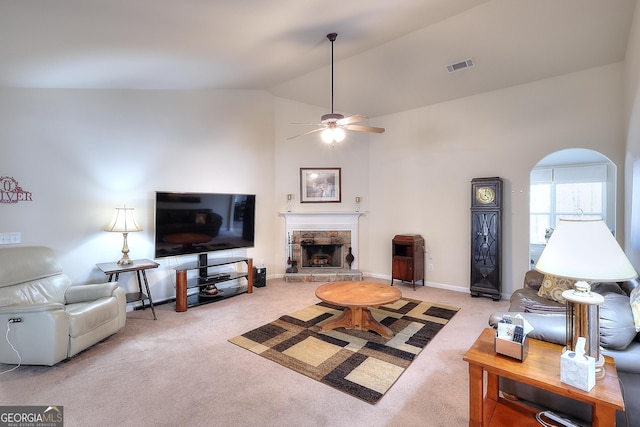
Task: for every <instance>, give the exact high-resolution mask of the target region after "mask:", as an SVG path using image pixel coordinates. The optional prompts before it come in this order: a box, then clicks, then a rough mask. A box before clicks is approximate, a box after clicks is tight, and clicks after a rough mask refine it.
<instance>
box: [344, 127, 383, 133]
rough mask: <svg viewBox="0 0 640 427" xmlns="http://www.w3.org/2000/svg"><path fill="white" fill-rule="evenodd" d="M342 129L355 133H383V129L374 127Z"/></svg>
mask: <svg viewBox="0 0 640 427" xmlns="http://www.w3.org/2000/svg"><path fill="white" fill-rule="evenodd" d="M343 127H344V128H345V129H347V130H355V131H357V132H372V133H384V128H377V127H375V126H363V125H346V126H343Z"/></svg>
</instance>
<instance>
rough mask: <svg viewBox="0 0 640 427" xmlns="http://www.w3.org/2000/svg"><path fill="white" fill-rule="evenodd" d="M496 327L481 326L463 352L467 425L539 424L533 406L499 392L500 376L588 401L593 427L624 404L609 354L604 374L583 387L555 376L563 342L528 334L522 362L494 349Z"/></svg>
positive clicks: (612, 418) (611, 419) (610, 420)
mask: <svg viewBox="0 0 640 427" xmlns="http://www.w3.org/2000/svg"><path fill="white" fill-rule="evenodd" d="M495 333H496V332H495V330H494V329H490V328H488V329H485V330H484V331H482V334H481V335H480V336H479V337H478V339H477V340H476V342H475V343H473V345H472V346H471V348H469V350H468V351H467V352H466V353H465V355H464V360H465V361H466V362H468V363H469V426H512V425H516V424H517V425H518V426H538V427H539V426H540V424H538V422H537V421H536V419H535V414H536V413H537V412H538V411H539V410H538V409H535V408H533V407H530V406H528V405H526V404H524V403H522V402H518V401H509V400H506V399H504V398H501V397H499V395H498V391H499V390H498V378H499V377H504V378H510V379H512V380H514V381H518V382H521V383H524V384H528V385H531V386H534V387H537V388H539V389H542V390H547V391H550V392H552V393H556V394H558V395H561V396H565V397H569V398H571V399H574V400H578V401H581V402H585V403H588V404H590V405H591V407H592V425H593V427H604V426H607V427H609V426H614V425H615V424H616V410H621V411H622V410H624V401H623V399H622V393H621V391H620V385H619V384H618V374H617V371H616V366H615V364H614V362H613V359H612V358H611V357H608V356H607V357H605V366H604V369H605V375H604V378H602V379H598V380H597V383H596V386H595V387H594V388H593V389H591V391H590V392H586V391H582V390H580V389H578V388H575V387H572V386H570V385H568V384H565V383H563V382H561V381H560V355H561V354H562V346H559V345H556V344H551V343H548V342H544V341H538V340H534V339H529V352H528V353H527V356H526V358H525V360H524V361H523V362H518V361H516V360H514V359H510V358H509V357H507V356H503V355H501V354H497V353H496V352H495V351H493V337H494V336H495ZM485 372H486V373H487V381H486V384H487V388H486V396H485V390H484V384H483V379H484V378H483V377H484V373H485ZM483 396H484V397H483Z"/></svg>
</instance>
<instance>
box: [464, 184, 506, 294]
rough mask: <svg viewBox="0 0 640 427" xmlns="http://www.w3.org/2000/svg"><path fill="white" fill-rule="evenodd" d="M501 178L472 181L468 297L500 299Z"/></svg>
mask: <svg viewBox="0 0 640 427" xmlns="http://www.w3.org/2000/svg"><path fill="white" fill-rule="evenodd" d="M501 257H502V179H501V178H498V177H494V178H474V179H472V180H471V296H473V297H478V296H486V297H491V298H492V299H493V300H494V301H498V300H499V299H500V291H501V289H502V284H501V276H502V275H501Z"/></svg>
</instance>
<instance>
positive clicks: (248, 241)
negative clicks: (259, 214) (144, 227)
mask: <svg viewBox="0 0 640 427" xmlns="http://www.w3.org/2000/svg"><path fill="white" fill-rule="evenodd" d="M255 209H256V196H255V195H254V194H221V193H176V192H166V191H158V192H156V201H155V220H154V221H155V257H156V258H163V257H172V256H180V255H189V254H200V253H206V252H213V251H221V250H227V249H238V248H251V247H253V246H254V243H255Z"/></svg>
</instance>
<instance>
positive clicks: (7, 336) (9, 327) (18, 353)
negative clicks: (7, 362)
mask: <svg viewBox="0 0 640 427" xmlns="http://www.w3.org/2000/svg"><path fill="white" fill-rule="evenodd" d="M11 323H12V322H11V321H10V320H8V321H7V333H6V334H5V339H6V340H7V343H8V344H9V345H10V346H11V348H12V349H13V351H15V353H16V354H17V355H18V364H17V365H16V366H14V367H13V368H11V369H8V370H6V371H4V372H0V375H4V374H7V373H9V372H11V371H15V370H16V369H18V368H19V367H20V365H21V363H22V356H20V352H18V350H16V348H15V347H14V346H13V344H11V341H10V340H9V331H11Z"/></svg>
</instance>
